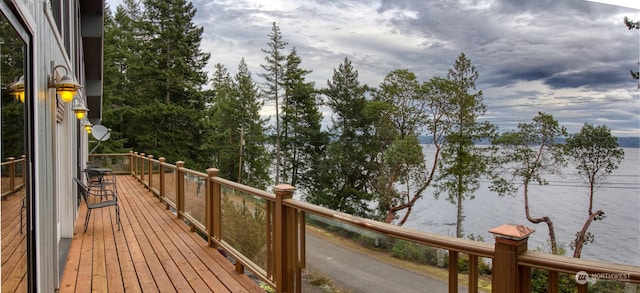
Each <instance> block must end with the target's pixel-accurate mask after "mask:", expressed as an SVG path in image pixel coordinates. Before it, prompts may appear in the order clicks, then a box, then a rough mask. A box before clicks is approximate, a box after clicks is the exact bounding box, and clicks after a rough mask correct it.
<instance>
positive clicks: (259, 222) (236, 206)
mask: <svg viewBox="0 0 640 293" xmlns="http://www.w3.org/2000/svg"><path fill="white" fill-rule="evenodd" d="M221 198H222V204H221V207H222V222H221V226H222V240H223V241H225V242H226V243H228V244H229V245H231V246H232V247H233V248H234V249H235V250H237V251H238V252H239V253H241V254H242V255H244V256H245V257H246V258H248V259H249V260H251V261H252V262H253V263H255V264H256V265H257V266H259V267H260V268H262V269H265V270H266V256H267V245H268V244H267V229H266V227H267V218H266V214H267V213H266V207H267V201H266V200H265V199H263V198H261V197H258V196H254V195H252V194H250V193H246V192H243V191H240V190H237V189H234V188H231V187H228V186H222V187H221Z"/></svg>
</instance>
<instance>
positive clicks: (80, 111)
mask: <svg viewBox="0 0 640 293" xmlns="http://www.w3.org/2000/svg"><path fill="white" fill-rule="evenodd" d="M71 110H73V112H74V113H76V118H78V120H82V119H84V117H85V116H87V112H89V109H87V107H85V106H84V102H82V100H81V99H79V98H73V108H71Z"/></svg>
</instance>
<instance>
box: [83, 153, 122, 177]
mask: <svg viewBox="0 0 640 293" xmlns="http://www.w3.org/2000/svg"><path fill="white" fill-rule="evenodd" d="M88 164H89V165H92V166H98V167H103V168H109V169H111V170H112V171H113V173H114V174H127V173H129V172H130V170H129V169H130V168H129V155H128V154H92V155H89V162H88Z"/></svg>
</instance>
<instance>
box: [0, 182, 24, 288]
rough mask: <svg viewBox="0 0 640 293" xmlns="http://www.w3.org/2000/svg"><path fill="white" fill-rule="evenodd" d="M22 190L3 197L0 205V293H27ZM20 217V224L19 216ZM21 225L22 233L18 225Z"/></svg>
mask: <svg viewBox="0 0 640 293" xmlns="http://www.w3.org/2000/svg"><path fill="white" fill-rule="evenodd" d="M24 195H25V192H24V189H22V190H20V191H19V192H17V193H15V194H12V195H9V196H6V197H3V198H2V201H1V202H0V205H1V206H2V209H1V210H0V215H2V217H1V221H2V223H1V224H0V225H2V232H1V233H2V234H1V235H2V240H1V241H0V242H1V243H2V254H1V255H2V267H1V268H0V272H2V283H1V285H0V287H1V288H2V292H27V278H25V276H26V273H27V253H26V248H27V243H26V234H25V231H24V227H25V225H24V223H25V221H24V219H25V215H26V213H24V211H23V213H22V214H21V213H20V211H21V207H22V200H23V199H24ZM21 215H22V220H23V221H22V222H21V221H20V216H21ZM21 223H22V229H23V230H22V232H20V224H21Z"/></svg>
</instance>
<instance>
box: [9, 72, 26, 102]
mask: <svg viewBox="0 0 640 293" xmlns="http://www.w3.org/2000/svg"><path fill="white" fill-rule="evenodd" d="M7 89H9V91H11V93H12V94H13V95H15V96H16V101H19V102H20V103H23V104H24V75H22V76H20V78H18V80H17V81H16V82H14V83H12V84H10V85H8V86H7Z"/></svg>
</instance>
